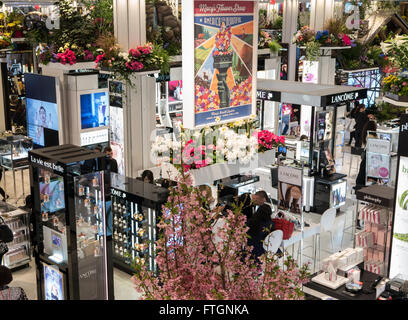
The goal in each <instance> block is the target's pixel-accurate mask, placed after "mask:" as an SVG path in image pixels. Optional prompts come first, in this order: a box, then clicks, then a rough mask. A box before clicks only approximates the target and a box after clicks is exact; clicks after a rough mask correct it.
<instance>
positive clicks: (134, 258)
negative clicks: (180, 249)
mask: <svg viewBox="0 0 408 320" xmlns="http://www.w3.org/2000/svg"><path fill="white" fill-rule="evenodd" d="M168 194H169V190H168V189H165V188H161V187H159V186H156V185H154V184H150V183H146V182H143V181H141V180H137V179H132V178H128V177H124V176H120V175H118V174H115V173H112V174H111V197H112V217H113V259H114V260H113V261H114V265H115V266H116V267H118V268H120V269H121V270H123V271H125V272H128V273H130V274H132V273H133V272H134V269H133V266H134V265H135V264H139V265H140V264H143V265H146V266H147V267H148V269H149V270H150V271H153V272H156V271H157V267H156V261H155V251H156V244H155V242H156V240H157V228H156V224H157V222H158V219H159V217H160V215H161V208H162V205H163V204H164V203H165V202H166V201H167V197H168Z"/></svg>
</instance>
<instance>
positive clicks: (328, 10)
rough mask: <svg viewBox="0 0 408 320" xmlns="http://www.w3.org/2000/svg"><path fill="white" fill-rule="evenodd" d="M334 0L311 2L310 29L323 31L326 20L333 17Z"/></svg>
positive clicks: (314, 0)
mask: <svg viewBox="0 0 408 320" xmlns="http://www.w3.org/2000/svg"><path fill="white" fill-rule="evenodd" d="M333 12H334V0H311V12H310V28H312V29H313V30H316V31H318V30H320V31H321V30H323V29H324V23H325V22H326V20H327V19H330V18H332V17H333Z"/></svg>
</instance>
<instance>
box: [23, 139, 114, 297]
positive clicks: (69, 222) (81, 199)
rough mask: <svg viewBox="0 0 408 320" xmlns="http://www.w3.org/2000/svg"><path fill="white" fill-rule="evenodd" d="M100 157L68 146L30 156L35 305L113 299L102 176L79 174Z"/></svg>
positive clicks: (97, 174)
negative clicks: (35, 286) (37, 302)
mask: <svg viewBox="0 0 408 320" xmlns="http://www.w3.org/2000/svg"><path fill="white" fill-rule="evenodd" d="M104 157H105V156H104V154H102V153H95V152H93V151H90V150H88V149H86V148H82V147H77V146H73V145H61V146H58V147H49V148H43V149H38V150H33V151H30V152H29V161H30V185H31V194H32V197H33V211H32V214H33V215H34V230H35V232H34V234H36V237H37V239H36V241H35V242H36V243H37V246H36V247H35V248H34V254H33V256H34V259H35V263H36V278H37V296H38V299H40V300H79V299H81V300H107V299H113V269H112V268H108V261H109V259H111V258H110V252H109V250H108V247H107V241H106V217H105V191H104V174H103V171H101V172H88V171H85V169H84V168H89V166H88V165H86V163H85V162H91V163H95V162H98V163H102V161H103V159H104Z"/></svg>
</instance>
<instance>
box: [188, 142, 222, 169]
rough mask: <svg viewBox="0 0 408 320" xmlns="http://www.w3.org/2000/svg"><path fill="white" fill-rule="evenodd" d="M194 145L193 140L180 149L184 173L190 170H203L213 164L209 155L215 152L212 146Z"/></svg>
mask: <svg viewBox="0 0 408 320" xmlns="http://www.w3.org/2000/svg"><path fill="white" fill-rule="evenodd" d="M194 144H195V142H194V140H193V139H190V140H189V141H187V143H186V144H185V146H184V147H183V148H182V157H183V169H184V172H187V171H189V170H190V169H200V168H204V167H206V166H208V165H210V164H212V162H213V159H212V156H210V154H211V155H212V154H213V151H214V150H215V146H214V145H209V146H205V145H200V146H198V147H195V146H194Z"/></svg>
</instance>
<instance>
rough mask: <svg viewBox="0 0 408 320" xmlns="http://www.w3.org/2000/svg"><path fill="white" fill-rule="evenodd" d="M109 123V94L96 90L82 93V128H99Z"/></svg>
mask: <svg viewBox="0 0 408 320" xmlns="http://www.w3.org/2000/svg"><path fill="white" fill-rule="evenodd" d="M108 125H109V94H108V92H95V93H88V94H82V95H81V128H82V129H90V128H99V127H106V126H108Z"/></svg>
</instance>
